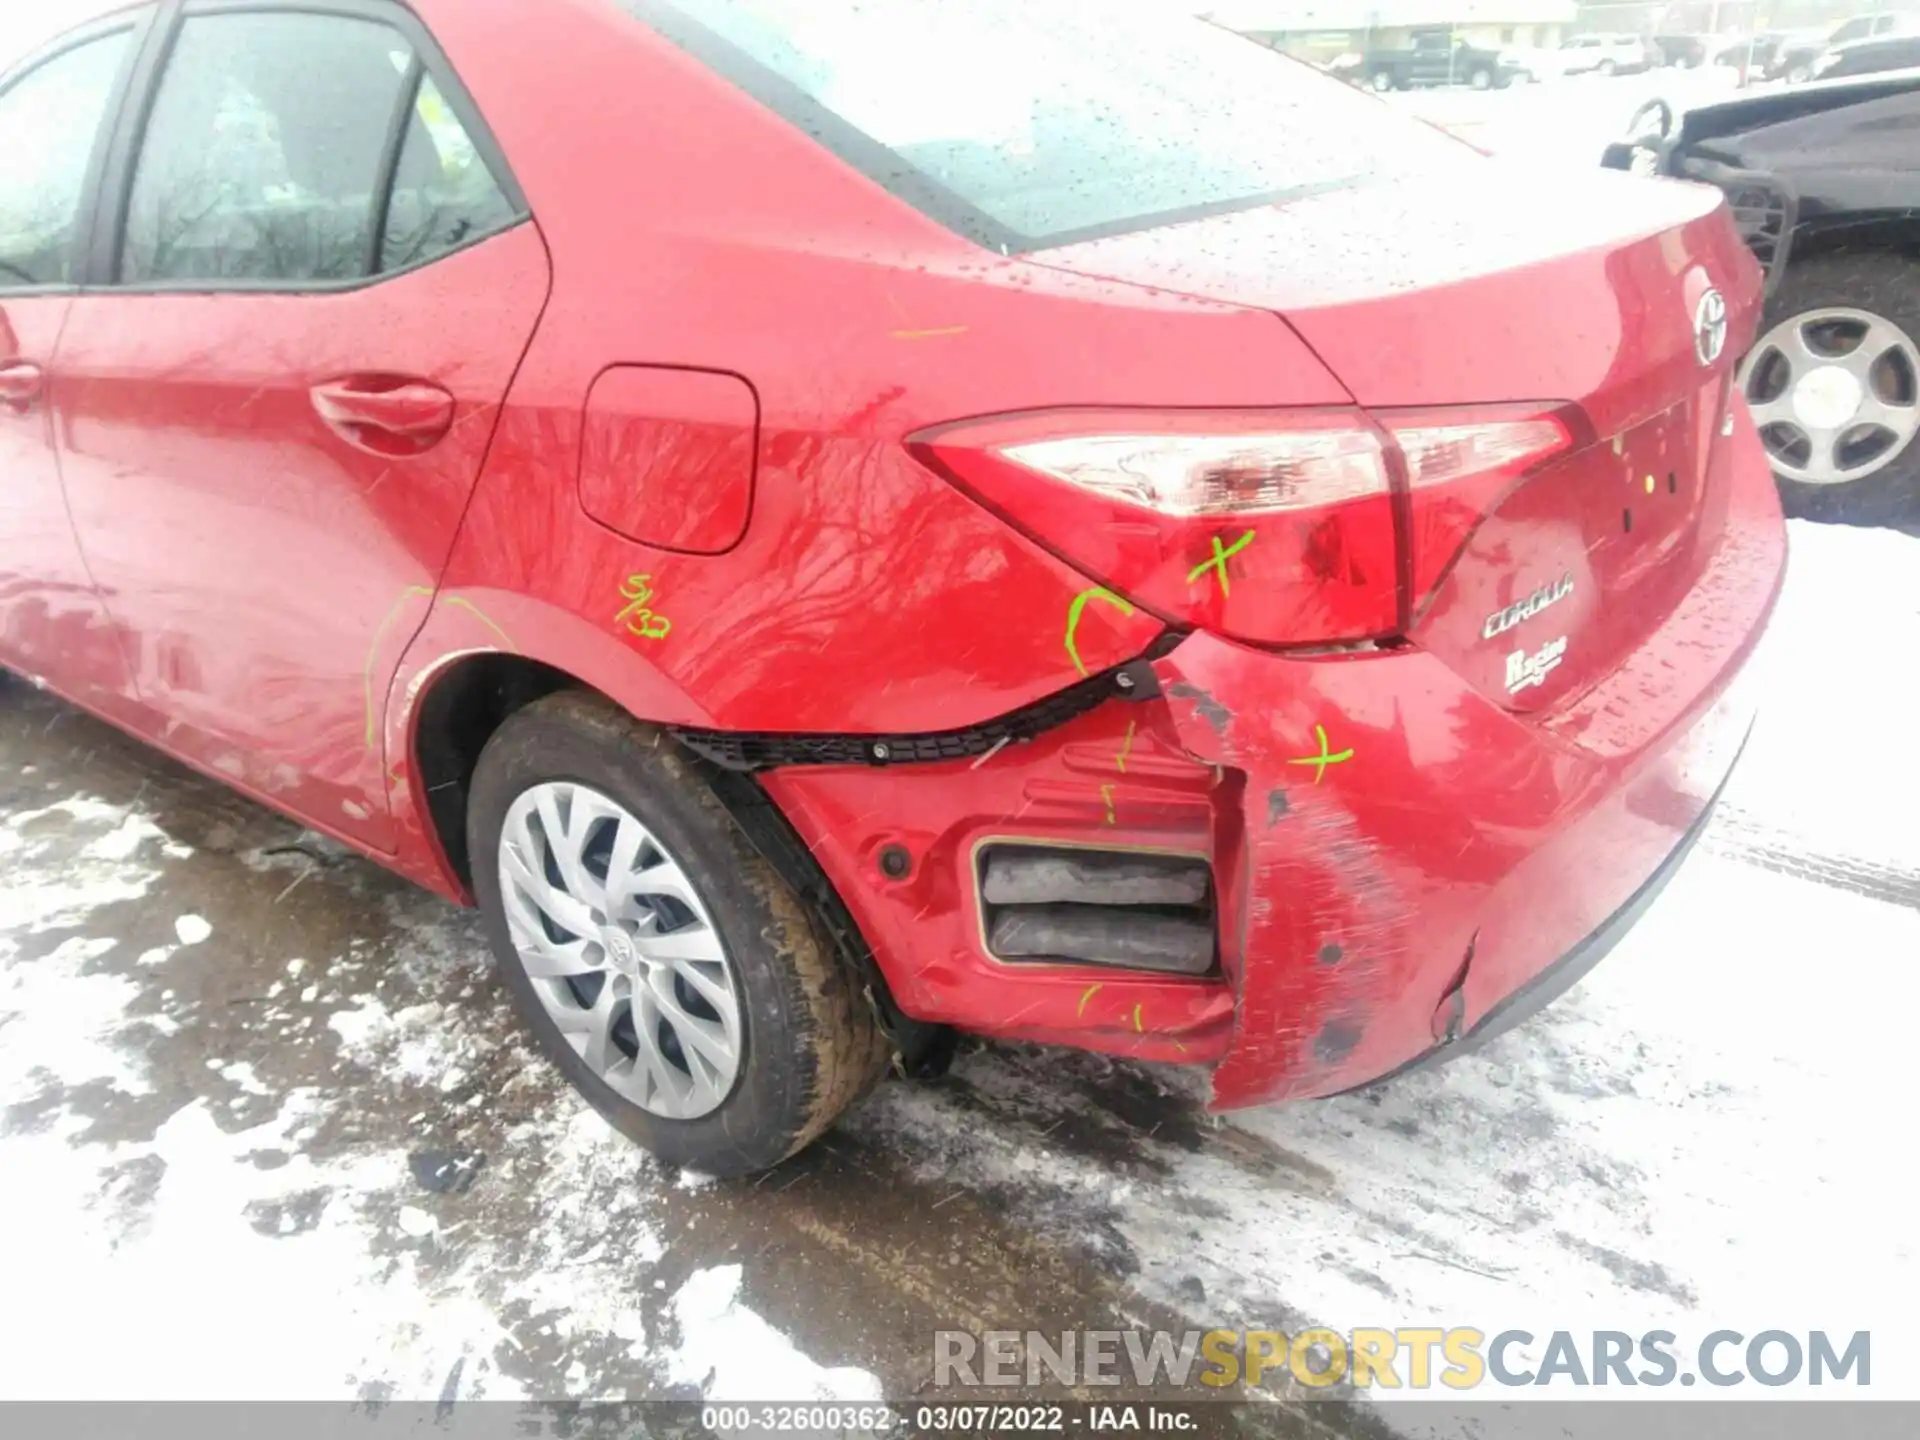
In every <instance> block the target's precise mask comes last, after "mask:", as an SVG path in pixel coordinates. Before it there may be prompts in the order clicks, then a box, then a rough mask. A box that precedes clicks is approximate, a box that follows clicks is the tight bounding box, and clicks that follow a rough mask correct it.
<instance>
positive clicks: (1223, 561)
mask: <svg viewBox="0 0 1920 1440" xmlns="http://www.w3.org/2000/svg"><path fill="white" fill-rule="evenodd" d="M1252 543H1253V531H1251V530H1249V531H1247V533H1246V534H1244V535H1242V536H1241V537H1240V538H1239V539H1238V540H1236V541H1234V542H1233V544H1231V545H1222V544H1221V543H1220V537H1219V536H1218V535H1216V536H1214V537H1213V558H1212V559H1211V560H1202V561H1201V562H1200V563H1199V564H1198V565H1196V566H1194V567H1193V569H1192V570H1190V571H1188V572H1187V584H1189V585H1191V584H1193V583H1194V582H1195V581H1196V580H1198V579H1199V578H1200V577H1201V576H1202V575H1204V574H1206V573H1207V571H1209V570H1218V571H1219V572H1220V593H1221V594H1222V595H1231V594H1232V593H1233V585H1232V583H1231V582H1230V581H1229V580H1228V579H1227V561H1229V560H1231V559H1232V558H1233V557H1234V556H1236V555H1238V554H1239V553H1240V552H1241V551H1242V550H1244V549H1246V548H1247V546H1249V545H1251V544H1252Z"/></svg>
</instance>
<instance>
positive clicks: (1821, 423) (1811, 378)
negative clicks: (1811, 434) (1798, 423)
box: [1793, 365, 1866, 430]
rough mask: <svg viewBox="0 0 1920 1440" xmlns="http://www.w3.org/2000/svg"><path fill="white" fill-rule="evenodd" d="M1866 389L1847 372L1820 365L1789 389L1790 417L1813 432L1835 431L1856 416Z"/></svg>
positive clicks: (1835, 367)
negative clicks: (1803, 423) (1790, 399)
mask: <svg viewBox="0 0 1920 1440" xmlns="http://www.w3.org/2000/svg"><path fill="white" fill-rule="evenodd" d="M1865 398H1866V388H1865V387H1864V386H1863V385H1861V383H1860V378H1859V377H1858V376H1857V375H1855V374H1854V373H1853V372H1852V371H1851V370H1847V369H1844V368H1843V367H1841V366H1839V365H1821V366H1819V367H1817V368H1815V369H1812V370H1809V371H1808V372H1807V373H1806V374H1805V375H1802V376H1801V377H1800V380H1799V383H1798V384H1796V385H1795V386H1794V387H1793V413H1794V415H1795V416H1796V417H1797V418H1798V419H1800V420H1802V421H1805V422H1806V423H1807V424H1808V425H1810V426H1812V427H1813V428H1814V429H1816V430H1838V429H1839V428H1840V427H1841V426H1842V425H1845V424H1846V423H1847V422H1848V421H1849V420H1851V419H1853V417H1854V416H1855V415H1856V414H1858V413H1859V410H1860V402H1861V401H1862V400H1864V399H1865Z"/></svg>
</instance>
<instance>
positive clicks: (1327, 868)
mask: <svg viewBox="0 0 1920 1440" xmlns="http://www.w3.org/2000/svg"><path fill="white" fill-rule="evenodd" d="M1735 448H1736V449H1737V450H1738V452H1739V457H1738V466H1737V468H1738V470H1739V471H1740V473H1739V474H1738V475H1737V477H1735V479H1734V481H1733V482H1732V483H1729V484H1728V485H1727V486H1726V487H1725V488H1724V489H1722V490H1720V491H1718V492H1717V504H1716V509H1717V513H1716V515H1715V516H1714V520H1715V528H1714V532H1713V537H1717V538H1713V537H1706V536H1703V539H1702V542H1701V543H1702V544H1703V545H1705V546H1706V547H1707V548H1708V549H1710V550H1711V552H1712V553H1711V555H1710V557H1709V558H1708V559H1707V560H1706V562H1705V563H1704V564H1703V567H1702V569H1701V578H1700V580H1699V581H1698V583H1697V584H1696V585H1694V586H1693V587H1692V588H1691V589H1690V590H1689V591H1688V592H1687V593H1686V594H1685V596H1684V597H1683V598H1682V599H1681V600H1680V601H1679V602H1678V603H1677V604H1674V605H1673V607H1672V609H1671V611H1670V612H1669V613H1667V614H1665V615H1664V616H1663V617H1661V618H1660V619H1659V620H1658V621H1657V622H1655V623H1651V624H1650V625H1649V627H1648V629H1647V633H1646V635H1645V638H1644V641H1643V643H1641V644H1640V645H1639V646H1638V647H1637V648H1636V649H1635V651H1634V652H1633V653H1632V654H1631V655H1630V656H1629V657H1628V658H1627V660H1626V661H1625V663H1622V664H1620V665H1618V666H1617V667H1615V668H1614V669H1612V670H1611V671H1610V672H1609V673H1608V675H1607V676H1606V677H1605V678H1604V679H1603V680H1602V681H1601V682H1599V683H1597V684H1595V685H1593V686H1592V687H1590V688H1589V689H1587V690H1586V691H1584V692H1583V693H1580V694H1576V695H1572V696H1567V697H1563V698H1562V699H1561V700H1559V701H1557V702H1556V703H1555V704H1553V705H1552V706H1550V707H1548V708H1546V709H1540V710H1533V711H1531V712H1528V713H1517V712H1516V710H1515V709H1513V708H1511V707H1509V706H1507V705H1505V704H1503V703H1501V700H1502V699H1504V697H1499V698H1496V697H1494V696H1491V695H1489V694H1487V693H1485V691H1484V690H1483V689H1480V688H1476V687H1475V685H1474V684H1473V683H1471V682H1470V681H1469V680H1468V679H1466V678H1463V677H1462V676H1461V675H1460V674H1458V673H1456V671H1455V670H1454V669H1452V668H1450V666H1449V664H1448V663H1447V662H1446V661H1445V660H1443V659H1442V658H1441V657H1439V656H1437V655H1436V654H1434V653H1432V652H1431V651H1428V650H1425V649H1423V648H1421V647H1420V646H1418V645H1417V644H1415V645H1403V646H1400V647H1398V648H1391V649H1379V650H1373V651H1368V652H1365V653H1350V654H1340V655H1319V656H1300V655H1291V654H1282V653H1275V652H1273V651H1267V650H1259V649H1255V648H1252V647H1249V646H1245V645H1240V644H1237V643H1234V642H1231V641H1228V640H1224V639H1221V638H1219V637H1217V636H1214V635H1211V634H1209V633H1206V632H1195V633H1191V634H1189V635H1187V636H1185V637H1184V638H1181V639H1180V640H1179V641H1178V642H1177V643H1176V644H1174V645H1173V646H1172V648H1171V649H1168V650H1166V651H1164V653H1162V654H1160V655H1159V658H1157V659H1154V660H1153V661H1152V662H1151V666H1152V671H1153V676H1154V680H1155V682H1156V684H1155V685H1153V686H1145V685H1141V686H1138V687H1136V688H1135V689H1134V691H1133V693H1132V695H1131V698H1130V699H1121V698H1113V699H1110V700H1107V701H1105V702H1103V703H1101V704H1099V705H1098V706H1097V708H1094V709H1092V710H1089V711H1086V712H1085V713H1082V714H1080V715H1078V716H1077V717H1076V718H1073V719H1071V720H1069V721H1067V722H1064V723H1062V724H1059V725H1057V726H1053V727H1050V728H1047V729H1046V730H1045V731H1044V732H1043V733H1038V734H1035V735H1032V736H1030V737H1027V738H1023V739H1022V740H1020V741H1019V742H1018V743H1011V744H1008V743H1002V744H997V745H995V746H993V747H992V748H991V749H990V750H986V751H983V752H982V753H980V754H978V755H977V756H974V757H973V758H970V759H967V758H962V759H955V760H951V761H944V762H939V763H903V764H898V765H881V766H872V765H853V764H831V765H819V766H794V767H788V768H775V769H772V770H769V771H766V772H765V773H764V774H763V784H764V786H765V789H766V792H767V794H768V796H769V797H770V798H771V799H772V800H773V801H774V803H775V804H776V805H778V807H779V808H780V809H781V811H782V812H783V813H784V814H785V816H786V817H787V820H788V821H789V822H790V823H791V824H792V825H793V827H794V828H795V830H797V831H798V832H799V835H800V837H801V838H802V840H803V841H804V842H805V844H806V847H807V849H808V850H809V851H810V852H811V854H812V856H813V859H814V861H815V862H816V863H818V865H819V866H820V867H821V869H822V870H823V871H824V872H825V873H826V875H827V877H828V878H829V879H830V881H831V883H832V885H833V887H834V889H835V891H836V892H837V893H838V895H839V897H840V898H841V899H842V900H843V901H844V902H845V904H846V906H847V908H848V909H849V911H850V912H851V913H852V916H853V918H854V920H855V921H856V923H857V925H858V927H859V930H860V932H861V934H862V935H863V936H864V938H865V939H866V941H867V943H868V944H870V945H871V946H872V948H873V951H874V954H875V957H876V959H877V960H878V961H879V964H880V967H881V969H882V971H883V972H884V974H885V976H886V979H887V982H888V985H889V987H890V989H891V991H892V993H893V996H894V999H895V1000H896V1002H897V1003H898V1005H899V1006H900V1008H901V1009H902V1010H903V1011H904V1012H905V1013H906V1014H908V1015H909V1016H911V1017H913V1018H914V1019H917V1020H923V1021H929V1022H937V1023H944V1024H949V1025H954V1026H957V1027H959V1028H962V1029H965V1030H969V1031H973V1032H976V1033H982V1034H988V1035H994V1036H1000V1037H1006V1038H1020V1039H1030V1040H1038V1041H1044V1042H1048V1043H1054V1044H1066V1045H1074V1046H1079V1047H1083V1048H1089V1049H1096V1050H1104V1051H1108V1052H1111V1053H1115V1054H1122V1055H1128V1056H1132V1057H1135V1058H1138V1059H1144V1060H1159V1061H1176V1062H1188V1063H1196V1064H1209V1065H1212V1066H1214V1083H1213V1092H1214V1093H1213V1099H1214V1104H1215V1105H1216V1106H1217V1107H1219V1108H1231V1107H1235V1106H1244V1105H1252V1104H1259V1103H1262V1102H1267V1101H1275V1100H1284V1099H1292V1098H1304V1097H1311V1096H1320V1095H1330V1094H1335V1093H1338V1092H1341V1091H1344V1090H1348V1089H1351V1088H1353V1087H1355V1086H1358V1085H1363V1084H1366V1083H1369V1082H1371V1081H1374V1080H1376V1079H1378V1078H1380V1077H1382V1076H1385V1075H1388V1074H1391V1073H1393V1072H1395V1071H1397V1070H1400V1069H1402V1068H1404V1067H1406V1066H1408V1065H1410V1064H1412V1063H1414V1062H1417V1061H1420V1060H1422V1059H1427V1058H1431V1057H1433V1056H1434V1055H1436V1054H1441V1055H1444V1054H1446V1053H1448V1052H1451V1051H1457V1050H1459V1049H1461V1048H1463V1046H1464V1045H1465V1044H1468V1043H1479V1042H1480V1041H1482V1040H1484V1039H1485V1038H1487V1037H1489V1036H1490V1035H1492V1034H1494V1033H1496V1032H1497V1031H1498V1030H1499V1029H1501V1028H1504V1027H1505V1026H1506V1025H1507V1024H1510V1023H1514V1022H1516V1021H1517V1020H1518V1019H1519V1018H1521V1017H1522V1015H1523V1013H1530V1010H1531V1009H1533V1008H1537V1007H1538V1005H1540V1004H1544V1003H1546V1000H1547V999H1550V998H1552V995H1554V994H1557V993H1559V991H1560V990H1561V989H1564V988H1565V986H1566V985H1569V984H1571V983H1572V981H1573V980H1574V979H1576V978H1577V977H1578V973H1580V972H1581V971H1582V970H1583V969H1584V967H1585V966H1587V965H1591V964H1592V963H1593V962H1594V961H1595V960H1597V959H1598V958H1599V956H1600V955H1601V954H1603V953H1604V952H1605V950H1606V949H1607V948H1610V946H1611V945H1612V943H1613V942H1614V941H1615V940H1617V939H1618V937H1619V935H1620V934H1621V933H1622V932H1624V930H1625V928H1626V927H1627V926H1628V925H1630V924H1631V923H1632V921H1633V919H1635V918H1637V916H1638V914H1639V912H1640V910H1642V909H1644V908H1645V905H1646V904H1647V903H1648V902H1650V901H1651V899H1652V897H1653V894H1654V893H1655V891H1656V890H1657V888H1658V883H1659V882H1660V881H1662V880H1663V879H1664V877H1665V876H1666V875H1668V874H1670V873H1671V871H1672V870H1673V869H1674V868H1675V867H1677V866H1678V864H1679V863H1680V859H1681V857H1682V856H1684V854H1685V852H1686V849H1687V847H1688V845H1689V844H1690V841H1691V837H1692V836H1694V835H1696V834H1697V833H1698V830H1699V827H1700V826H1701V825H1702V824H1703V823H1704V819H1705V816H1706V814H1707V812H1708V809H1709V807H1710V805H1711V803H1712V801H1713V799H1714V797H1715V796H1716V795H1717V793H1718V792H1719V790H1720V788H1721V786H1722V784H1723V783H1724V781H1725V780H1726V777H1727V775H1728V772H1729V771H1730V769H1731V768H1732V766H1733V763H1734V761H1735V759H1736V757H1737V756H1738V754H1739V752H1740V749H1741V747H1742V745H1743V744H1744V742H1745V738H1746V735H1747V732H1748V730H1749V728H1750V725H1751V721H1752V714H1753V708H1752V705H1751V702H1750V700H1749V699H1748V698H1747V697H1746V695H1745V694H1744V688H1745V687H1744V685H1743V683H1742V682H1741V679H1740V676H1741V673H1742V670H1743V667H1744V665H1745V662H1746V660H1747V658H1748V656H1749V654H1750V652H1751V650H1752V648H1753V646H1754V644H1755V643H1756V642H1757V640H1758V637H1759V635H1760V633H1761V631H1762V630H1763V629H1764V626H1765V623H1766V620H1767V617H1768V615H1769V613H1770V611H1771V609H1772V606H1773V604H1774V601H1775V598H1776V597H1777V595H1778V591H1779V585H1780V582H1781V579H1782V575H1783V572H1784V565H1785V534H1784V530H1783V527H1782V524H1781V520H1780V514H1779V508H1778V501H1777V498H1776V496H1775V494H1774V490H1773V486H1772V481H1771V477H1770V476H1769V474H1768V473H1767V469H1766V464H1765V459H1764V456H1763V455H1761V454H1760V452H1759V445H1758V441H1757V440H1756V439H1755V438H1754V437H1753V436H1752V434H1751V432H1750V429H1749V430H1748V431H1746V433H1743V434H1742V435H1741V437H1740V439H1739V441H1738V442H1737V443H1736V447H1735ZM1524 578H1526V577H1516V583H1518V581H1519V580H1521V579H1524ZM1624 603H1631V599H1630V598H1629V599H1628V600H1627V601H1626V602H1624ZM1551 613H1552V612H1549V614H1551ZM1142 678H1144V677H1142ZM1149 689H1157V691H1158V694H1157V695H1152V696H1149V695H1146V694H1144V693H1142V692H1144V691H1146V690H1149ZM1002 845H1013V846H1018V847H1025V848H1028V849H1031V848H1033V847H1048V846H1057V847H1064V848H1067V849H1070V850H1079V851H1087V850H1095V851H1105V852H1108V853H1120V854H1123V855H1136V856H1139V855H1145V856H1159V857H1171V858H1172V859H1173V860H1175V861H1180V860H1187V861H1192V862H1196V863H1200V862H1203V863H1204V864H1205V866H1206V867H1207V869H1208V871H1209V872H1210V875H1211V879H1212V895H1211V897H1210V900H1211V922H1212V924H1213V925H1214V927H1215V933H1216V935H1217V949H1218V962H1217V965H1214V966H1211V967H1209V969H1208V970H1207V971H1206V972H1205V973H1198V974H1186V973H1182V974H1172V973H1149V972H1148V970H1147V969H1146V968H1145V967H1144V966H1143V965H1141V964H1138V963H1134V964H1129V963H1128V960H1127V957H1126V955H1125V954H1122V953H1121V951H1123V950H1125V949H1126V948H1127V947H1117V948H1116V952H1115V954H1114V955H1113V956H1112V957H1111V958H1112V963H1111V964H1108V965H1090V964H1085V963H1060V962H1050V961H1048V960H1047V959H1046V958H1045V957H1044V956H1038V957H1036V956H1034V955H1032V954H1031V953H1024V952H1017V951H1016V949H1015V947H1012V946H1010V945H1007V944H1002V945H1001V946H1000V947H999V948H1000V950H1001V952H1002V953H998V954H996V953H995V945H994V943H993V940H992V938H991V935H990V932H991V931H992V930H993V929H994V925H993V920H994V917H993V915H992V914H991V913H990V911H991V905H990V904H989V902H988V901H987V899H986V895H985V892H986V890H987V889H988V888H989V886H988V885H987V884H986V881H985V872H986V868H987V866H988V859H987V858H986V857H990V856H991V854H992V853H993V847H995V846H1002ZM889 857H891V859H890V858H889ZM1163 868H1164V867H1163ZM1112 873H1114V874H1124V873H1127V872H1126V871H1125V869H1124V867H1122V868H1121V869H1118V870H1115V871H1113V872H1112ZM1142 873H1156V874H1160V873H1162V872H1161V871H1156V870H1154V868H1153V867H1146V869H1145V870H1143V872H1142ZM1162 880H1164V874H1162ZM1041 948H1044V946H1043V947H1041ZM1563 957H1572V958H1566V959H1563ZM1556 965H1559V966H1560V967H1561V968H1558V969H1556V968H1555V967H1556Z"/></svg>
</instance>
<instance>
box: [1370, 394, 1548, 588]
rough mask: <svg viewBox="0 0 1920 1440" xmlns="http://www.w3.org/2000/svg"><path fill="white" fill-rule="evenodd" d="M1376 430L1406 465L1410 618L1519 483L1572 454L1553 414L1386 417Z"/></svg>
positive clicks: (1534, 410) (1537, 409)
mask: <svg viewBox="0 0 1920 1440" xmlns="http://www.w3.org/2000/svg"><path fill="white" fill-rule="evenodd" d="M1380 423H1381V424H1382V425H1384V426H1386V428H1387V433H1388V434H1390V435H1392V436H1393V440H1394V444H1395V446H1396V447H1397V448H1398V449H1399V452H1400V454H1401V456H1402V458H1403V459H1404V460H1405V462H1406V475H1407V496H1408V504H1407V512H1408V525H1407V535H1408V542H1409V543H1408V549H1409V550H1410V551H1411V553H1412V560H1413V565H1412V577H1413V594H1412V596H1411V602H1412V603H1411V607H1410V612H1411V614H1414V615H1417V614H1418V613H1419V612H1420V609H1421V607H1422V606H1423V605H1424V604H1425V603H1426V601H1427V600H1428V598H1429V597H1431V596H1432V594H1433V591H1434V587H1435V586H1437V585H1438V584H1439V583H1440V581H1441V580H1442V579H1444V578H1445V577H1446V573H1447V570H1448V568H1449V567H1450V566H1451V565H1452V564H1453V562H1454V559H1455V558H1456V557H1457V556H1458V555H1459V554H1460V552H1461V550H1462V549H1464V548H1465V547H1466V543H1467V539H1468V537H1469V536H1471V535H1472V534H1473V532H1474V529H1475V528H1476V527H1477V526H1478V525H1479V524H1480V522H1481V521H1482V520H1483V519H1485V518H1486V516H1487V515H1488V514H1489V513H1490V512H1491V511H1492V510H1493V508H1494V507H1495V506H1496V505H1498V504H1499V503H1500V501H1501V500H1502V499H1503V498H1504V497H1505V495H1506V493H1507V491H1508V490H1510V489H1512V488H1513V486H1514V484H1515V483H1516V482H1518V481H1519V480H1520V479H1521V478H1522V477H1523V476H1525V475H1526V474H1527V473H1528V472H1530V471H1532V470H1536V469H1538V468H1539V467H1540V466H1541V465H1543V464H1545V463H1546V462H1547V461H1548V460H1551V459H1553V458H1554V457H1555V456H1557V455H1561V454H1564V453H1565V452H1566V451H1568V450H1570V449H1571V448H1572V447H1573V436H1572V435H1571V434H1570V433H1569V431H1568V429H1567V427H1566V425H1565V423H1563V422H1562V420H1561V419H1560V417H1559V416H1558V415H1557V414H1555V413H1554V412H1553V410H1551V409H1547V408H1542V407H1541V406H1537V405H1520V406H1511V407H1506V406H1503V407H1500V408H1498V409H1487V408H1480V407H1476V408H1474V409H1471V410H1402V411H1388V412H1384V413H1382V414H1381V416H1380Z"/></svg>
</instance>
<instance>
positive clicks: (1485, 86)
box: [1467, 66, 1493, 90]
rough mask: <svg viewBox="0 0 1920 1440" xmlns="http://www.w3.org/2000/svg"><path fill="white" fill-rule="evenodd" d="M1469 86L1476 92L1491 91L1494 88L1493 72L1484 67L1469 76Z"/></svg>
mask: <svg viewBox="0 0 1920 1440" xmlns="http://www.w3.org/2000/svg"><path fill="white" fill-rule="evenodd" d="M1467 84H1468V85H1470V86H1472V87H1473V88H1474V89H1475V90H1491V89H1492V88H1493V72H1492V71H1491V70H1488V69H1486V68H1485V67H1484V66H1483V67H1481V68H1480V69H1478V70H1475V71H1474V72H1473V73H1472V74H1471V75H1469V76H1467Z"/></svg>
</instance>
